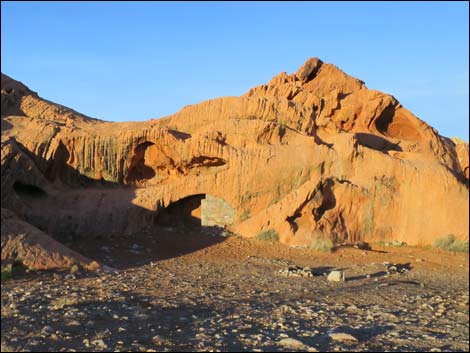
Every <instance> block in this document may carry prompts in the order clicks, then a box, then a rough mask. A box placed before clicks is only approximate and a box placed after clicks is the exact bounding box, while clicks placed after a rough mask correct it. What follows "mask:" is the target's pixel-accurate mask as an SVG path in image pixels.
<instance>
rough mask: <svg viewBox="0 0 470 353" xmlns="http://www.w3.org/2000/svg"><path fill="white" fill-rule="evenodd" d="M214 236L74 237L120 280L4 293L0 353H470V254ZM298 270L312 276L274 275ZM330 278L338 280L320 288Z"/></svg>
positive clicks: (19, 281)
mask: <svg viewBox="0 0 470 353" xmlns="http://www.w3.org/2000/svg"><path fill="white" fill-rule="evenodd" d="M208 233H210V232H209V231H205V230H201V229H182V228H180V229H171V230H169V229H165V228H157V229H155V230H154V231H152V232H148V233H143V234H138V235H136V236H135V237H132V238H112V239H109V238H103V239H93V240H87V241H86V242H85V241H82V242H80V243H79V244H74V245H72V247H73V248H74V249H75V250H78V251H80V252H82V253H83V254H85V255H87V256H89V257H91V258H94V259H96V260H99V261H101V262H103V263H105V264H107V265H110V266H113V267H115V268H118V269H119V271H117V272H116V273H107V274H94V273H84V272H79V273H77V274H76V275H73V276H72V275H70V274H68V273H66V272H64V273H51V272H36V273H28V274H24V275H23V276H20V277H19V278H16V279H13V280H10V281H6V282H4V283H2V288H1V296H2V303H1V305H2V322H1V327H2V334H1V341H2V351H4V350H14V351H19V350H27V351H28V350H29V351H41V350H45V351H95V350H97V351H126V350H133V351H193V350H196V351H239V350H247V351H291V350H301V351H316V350H319V351H325V350H327V351H344V350H346V351H366V350H367V351H370V350H376V351H429V350H432V351H468V350H469V331H468V330H469V299H468V298H469V272H468V269H469V257H468V254H462V253H449V252H444V251H440V250H436V249H422V248H415V247H383V246H382V247H380V246H373V245H372V249H371V250H361V249H356V248H352V247H343V248H339V249H337V250H336V251H335V252H334V253H323V252H318V251H314V250H308V249H295V248H289V247H287V246H285V245H282V244H279V243H270V242H263V241H258V240H248V239H243V238H239V237H236V236H232V237H227V238H226V237H221V236H214V235H208ZM384 262H387V263H389V264H396V265H397V266H396V267H397V268H398V269H404V271H403V273H400V272H394V271H391V272H390V271H389V272H390V273H387V271H386V270H387V266H385V265H384V264H383V263H384ZM294 266H301V267H308V269H306V270H307V272H311V273H312V274H313V276H312V277H297V276H285V275H282V274H280V273H279V271H282V270H286V269H288V268H289V267H290V268H292V267H294ZM335 269H336V270H342V271H344V273H345V275H346V281H345V282H338V283H336V282H329V281H327V276H326V275H327V274H328V273H329V272H330V271H331V270H335ZM338 333H341V334H349V335H350V336H347V337H346V336H344V335H343V336H338V335H335V334H338ZM286 338H291V340H288V339H286Z"/></svg>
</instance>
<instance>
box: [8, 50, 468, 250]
mask: <svg viewBox="0 0 470 353" xmlns="http://www.w3.org/2000/svg"><path fill="white" fill-rule="evenodd" d="M1 94H2V118H1V119H2V120H1V123H2V164H1V175H2V195H1V196H2V207H3V208H8V209H11V210H13V211H14V212H16V214H18V215H19V216H20V217H22V218H23V219H24V220H25V221H27V222H29V223H31V224H32V225H34V226H36V227H38V228H39V229H41V230H43V231H44V232H46V233H49V234H50V235H52V236H54V237H55V238H57V239H64V238H65V239H67V238H81V239H83V241H86V237H87V236H95V235H100V236H106V235H112V234H128V233H129V234H130V233H133V232H137V231H139V230H140V229H142V228H144V227H151V226H152V224H154V223H155V222H158V217H159V215H160V214H162V212H165V211H166V209H167V208H168V207H171V205H174V204H175V203H177V202H178V201H180V200H187V199H188V198H191V197H193V196H196V195H212V196H214V197H215V198H214V199H221V200H223V201H224V202H221V201H220V202H219V201H218V202H219V203H218V204H219V205H224V206H223V207H222V206H221V207H222V208H223V209H228V208H232V211H233V212H232V211H231V213H230V217H228V218H227V217H226V218H227V219H229V218H230V221H229V222H226V223H225V224H222V225H224V226H227V227H229V228H230V229H231V230H233V231H235V232H237V233H239V234H241V235H243V236H247V237H252V236H255V235H256V234H258V233H259V232H261V231H263V230H274V231H277V232H278V233H279V235H280V240H281V241H282V242H284V243H286V244H291V245H301V246H309V245H310V243H311V241H312V239H313V238H314V237H316V236H319V235H322V236H327V237H329V238H331V239H333V240H334V241H335V242H338V243H343V242H349V243H354V242H358V241H378V240H392V239H396V240H400V241H405V242H407V243H408V244H416V245H425V244H430V243H432V242H433V240H434V239H436V238H439V237H442V236H445V235H447V234H454V235H455V236H456V237H458V238H460V239H467V240H468V225H469V218H468V208H469V205H468V201H469V193H468V178H469V174H468V173H469V172H468V144H466V143H463V142H461V141H457V142H456V141H455V140H451V139H448V138H445V137H443V136H440V135H439V134H438V132H437V131H436V130H435V129H433V128H432V127H431V126H429V125H427V124H426V123H425V122H424V121H422V120H420V119H418V118H417V117H416V116H414V115H413V114H412V113H411V112H410V111H408V110H407V109H405V108H404V107H403V106H401V104H400V103H399V102H398V101H397V100H396V99H395V98H394V97H392V96H390V95H387V94H384V93H382V92H378V91H375V90H369V89H367V87H366V86H365V84H364V82H362V81H360V80H357V79H355V78H353V77H350V76H348V75H347V74H345V73H344V72H343V71H341V70H340V69H338V68H337V67H336V66H334V65H331V64H327V63H323V62H322V61H321V60H319V59H317V58H313V59H309V60H308V61H307V62H306V63H305V64H304V65H303V66H302V67H301V68H300V69H299V70H298V71H297V72H296V73H293V74H290V75H288V74H286V73H281V74H279V75H277V76H275V77H274V78H273V79H272V80H271V81H270V82H269V83H267V84H265V85H261V86H258V87H255V88H252V89H251V90H249V91H248V92H247V93H246V94H245V95H243V96H241V97H222V98H218V99H213V100H209V101H205V102H202V103H199V104H196V105H192V106H186V107H184V108H183V109H181V110H180V111H179V112H177V113H176V114H174V115H172V116H168V117H165V118H162V119H158V120H150V121H147V122H132V123H131V122H128V123H111V122H105V121H100V120H96V119H92V118H89V117H86V116H84V115H81V114H79V113H77V112H75V111H73V110H71V109H68V108H66V107H63V106H60V105H57V104H54V103H51V102H48V101H46V100H44V99H42V98H40V97H39V96H38V95H37V94H36V93H35V92H32V91H30V90H29V89H28V88H27V87H26V86H24V85H23V84H21V83H19V82H17V81H14V80H13V79H11V78H9V77H8V76H6V75H3V74H2V90H1ZM211 207H212V208H211V209H212V210H214V207H215V206H211ZM222 223H223V222H222ZM2 237H3V231H2Z"/></svg>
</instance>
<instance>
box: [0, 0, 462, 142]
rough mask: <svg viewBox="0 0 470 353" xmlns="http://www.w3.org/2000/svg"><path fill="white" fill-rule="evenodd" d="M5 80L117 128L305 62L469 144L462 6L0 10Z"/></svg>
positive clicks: (107, 5) (33, 6) (25, 5)
mask: <svg viewBox="0 0 470 353" xmlns="http://www.w3.org/2000/svg"><path fill="white" fill-rule="evenodd" d="M1 10H2V11H1V29H2V31H1V39H2V42H1V43H2V44H1V49H2V51H1V59H2V61H1V63H2V65H1V66H2V67H1V69H2V72H3V73H5V74H7V75H10V76H12V77H13V78H15V79H17V80H19V81H22V82H23V83H24V84H26V85H27V86H29V87H30V88H31V89H32V90H34V91H37V92H38V93H39V94H40V95H41V96H42V97H44V98H46V99H49V100H52V101H54V102H57V103H60V104H63V105H66V106H69V107H71V108H73V109H75V110H77V111H79V112H81V113H84V114H86V115H89V116H92V117H96V118H100V119H104V120H113V121H129V120H146V119H149V118H155V117H161V116H165V115H168V114H172V113H174V112H176V111H178V110H179V109H180V108H182V107H183V106H184V105H188V104H194V103H197V102H200V101H203V100H206V99H210V98H216V97H220V96H230V95H240V94H243V93H244V92H246V91H248V89H249V88H251V87H254V86H256V85H258V84H261V83H266V82H267V81H269V80H270V79H271V77H272V76H274V75H276V74H278V73H280V72H282V71H286V72H288V73H290V72H294V71H296V70H297V68H298V67H299V66H300V65H301V64H302V63H303V62H304V61H305V60H306V59H307V58H309V57H313V56H317V57H319V58H321V59H322V60H323V61H326V62H329V63H333V64H335V65H337V66H339V67H340V68H341V69H342V70H344V71H345V72H346V73H348V74H350V75H352V76H355V77H357V78H359V79H361V80H363V81H365V82H366V85H367V87H369V88H373V89H378V90H381V91H384V92H386V93H390V94H392V95H394V96H395V97H396V98H397V99H398V100H399V101H400V102H401V103H402V104H403V105H404V106H405V107H407V108H408V109H410V110H411V111H412V112H414V113H415V114H416V115H417V116H418V117H420V118H421V119H423V120H425V121H426V122H428V123H429V124H431V125H432V126H433V127H435V128H436V129H438V131H439V132H440V133H441V134H443V135H445V136H459V137H461V138H463V139H465V140H467V141H468V134H469V123H468V118H469V88H468V87H469V54H468V53H469V5H468V3H467V2H448V1H446V2H420V3H412V2H377V3H369V2H367V3H365V2H364V3H361V2H357V3H351V2H347V3H343V2H324V3H323V2H311V3H306V2H299V3H294V2H273V3H270V2H263V3H252V2H233V3H226V2H219V3H204V2H200V3H194V2H181V3H161V2H155V3H152V2H115V3H112V2H102V3H100V2H89V3H85V2H70V3H65V2H63V3H62V2H5V1H2V3H1Z"/></svg>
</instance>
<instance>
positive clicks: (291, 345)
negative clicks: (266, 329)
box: [278, 337, 317, 352]
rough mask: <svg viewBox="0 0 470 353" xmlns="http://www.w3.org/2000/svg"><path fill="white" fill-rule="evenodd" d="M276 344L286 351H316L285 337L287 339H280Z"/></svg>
mask: <svg viewBox="0 0 470 353" xmlns="http://www.w3.org/2000/svg"><path fill="white" fill-rule="evenodd" d="M278 344H279V345H280V346H281V347H284V348H286V349H293V350H294V349H295V350H302V351H308V352H317V350H316V349H315V348H313V347H309V346H307V345H306V344H304V343H303V342H301V341H299V340H297V339H295V338H290V337H287V338H283V339H281V340H280V341H279V342H278Z"/></svg>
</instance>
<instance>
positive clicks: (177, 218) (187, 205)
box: [156, 194, 206, 228]
mask: <svg viewBox="0 0 470 353" xmlns="http://www.w3.org/2000/svg"><path fill="white" fill-rule="evenodd" d="M205 197H206V195H205V194H198V195H192V196H188V197H185V198H183V199H181V200H178V201H176V202H173V203H172V204H170V205H169V206H168V207H166V208H164V209H162V210H161V211H160V212H159V213H158V214H157V217H156V223H157V224H158V225H162V226H165V227H175V226H186V227H191V228H195V227H200V226H201V201H202V200H203V199H204V198H205Z"/></svg>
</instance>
